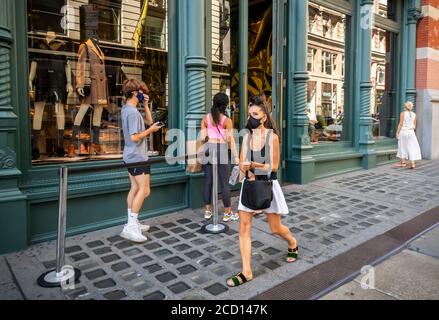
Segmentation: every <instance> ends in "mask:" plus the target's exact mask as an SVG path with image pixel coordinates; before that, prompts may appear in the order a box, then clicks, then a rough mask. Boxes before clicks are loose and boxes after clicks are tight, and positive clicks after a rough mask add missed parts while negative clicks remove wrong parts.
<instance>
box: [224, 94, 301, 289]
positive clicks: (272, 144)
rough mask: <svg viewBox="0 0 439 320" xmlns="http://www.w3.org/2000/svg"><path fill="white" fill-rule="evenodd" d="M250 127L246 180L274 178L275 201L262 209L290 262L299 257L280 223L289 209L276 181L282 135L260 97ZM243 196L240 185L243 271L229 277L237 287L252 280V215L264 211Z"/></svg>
mask: <svg viewBox="0 0 439 320" xmlns="http://www.w3.org/2000/svg"><path fill="white" fill-rule="evenodd" d="M247 129H248V130H250V134H247V135H246V136H244V139H243V144H242V149H241V156H240V161H239V163H240V165H239V167H240V169H241V171H242V172H243V173H246V176H247V177H246V179H249V180H271V181H272V183H273V187H272V191H273V200H272V201H271V205H270V207H269V208H268V209H265V210H263V211H264V212H265V213H266V216H267V220H268V224H269V226H270V229H271V231H272V233H273V234H276V235H279V236H280V237H282V238H283V239H284V240H286V241H287V242H288V253H287V255H286V261H287V262H288V263H291V262H295V261H296V260H297V257H298V246H297V241H296V239H295V238H293V235H292V234H291V231H290V230H289V229H288V227H286V226H284V225H283V224H282V222H281V216H283V215H287V214H288V213H289V210H288V206H287V203H286V201H285V197H284V194H283V192H282V189H281V187H280V184H279V182H278V181H277V171H278V170H279V157H280V152H279V149H280V148H279V145H280V137H279V134H278V133H277V130H276V127H275V126H274V123H273V120H272V118H271V116H270V113H269V111H268V108H267V106H266V105H265V103H264V101H263V100H262V99H261V98H260V97H259V96H258V97H254V98H252V102H251V104H250V108H249V119H248V124H247ZM243 185H244V184H243ZM242 195H243V189H242V188H241V195H240V199H239V206H238V210H239V219H240V226H239V242H240V250H241V258H242V272H240V273H238V274H237V275H236V276H233V277H231V278H229V279H228V280H227V285H228V286H229V287H237V286H240V285H242V284H244V283H246V282H248V281H251V280H252V279H253V273H252V269H251V256H252V254H251V250H252V240H251V228H252V220H253V215H254V214H255V213H260V212H262V210H252V209H249V208H247V207H245V206H244V205H243V204H242Z"/></svg>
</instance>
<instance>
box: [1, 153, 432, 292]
mask: <svg viewBox="0 0 439 320" xmlns="http://www.w3.org/2000/svg"><path fill="white" fill-rule="evenodd" d="M284 193H285V197H286V199H287V202H288V206H289V208H290V215H289V216H287V217H284V218H283V223H285V225H287V226H288V227H289V228H290V229H291V230H292V231H293V233H294V234H295V236H296V238H297V239H298V241H299V246H300V248H301V251H300V259H299V261H297V262H296V263H294V264H287V263H286V262H285V257H286V249H287V246H286V243H285V242H284V241H282V240H281V239H279V238H278V237H275V236H273V235H271V233H270V231H269V228H268V225H267V223H266V219H265V217H264V216H262V215H259V216H257V218H256V219H255V221H254V225H253V269H254V275H255V279H254V280H253V281H252V282H250V283H249V284H247V285H245V286H241V287H238V288H233V289H229V288H227V286H226V284H225V281H226V278H227V277H229V276H231V275H233V274H235V273H237V272H239V271H240V270H241V260H240V254H239V246H238V233H237V230H238V227H239V224H238V223H236V222H235V223H231V224H229V226H230V230H229V232H227V233H226V234H221V235H206V234H203V233H202V232H201V231H200V228H201V226H202V225H203V224H204V223H205V221H204V220H203V211H202V210H201V209H200V210H195V211H193V210H183V211H180V212H176V213H173V214H170V215H166V216H161V217H158V218H153V219H149V220H147V221H146V223H148V224H150V225H152V226H153V228H152V229H151V231H150V232H149V233H148V234H147V236H148V239H149V241H148V242H147V243H146V244H143V245H134V244H132V243H130V242H127V241H125V240H123V239H122V238H120V237H119V236H118V234H119V233H120V231H121V227H115V228H110V229H106V230H101V231H96V232H92V233H88V234H84V235H80V236H75V237H71V238H68V239H67V250H66V252H67V255H66V263H67V264H69V265H72V266H74V267H78V268H79V269H81V270H82V271H83V275H82V277H81V279H80V283H78V284H77V285H76V288H75V289H74V290H68V291H62V290H61V289H59V288H55V289H42V288H40V287H38V286H37V284H36V280H37V278H38V277H39V276H40V275H41V274H42V273H44V272H45V271H47V270H49V269H51V268H53V267H54V259H55V242H54V241H51V242H46V243H42V244H37V245H34V246H32V247H30V248H28V249H27V250H24V251H21V252H17V253H14V254H9V255H6V256H3V257H0V259H1V261H0V268H1V269H0V271H2V273H1V276H0V280H1V285H2V290H1V292H0V298H1V299H52V300H54V299H80V300H81V299H110V300H115V299H219V300H226V299H249V298H251V297H254V296H256V295H258V294H260V293H262V292H264V291H266V290H268V289H270V288H273V287H275V286H277V285H279V284H281V283H283V282H284V281H286V280H289V279H291V278H292V277H294V276H296V275H298V274H300V273H302V272H304V271H306V270H309V269H310V268H312V267H313V266H315V265H318V264H320V263H322V262H325V261H328V260H329V259H331V258H333V257H335V256H338V255H339V254H341V253H343V252H346V251H348V250H350V249H352V248H355V247H356V246H358V245H359V244H361V243H363V242H365V241H367V240H370V239H372V238H374V237H376V236H377V235H380V234H383V233H384V232H386V231H388V230H390V229H392V228H394V227H395V226H398V225H400V224H401V223H404V222H406V221H409V220H411V219H413V218H414V217H416V216H418V215H420V214H422V213H423V212H425V211H427V210H429V209H431V208H434V207H437V206H439V197H438V194H439V162H437V161H424V162H422V163H420V164H419V167H418V169H417V170H416V171H411V170H409V169H395V168H393V167H391V166H390V165H386V166H382V167H379V168H376V169H373V170H370V171H364V170H363V171H356V172H352V173H347V174H344V175H339V176H337V177H332V178H327V179H323V180H319V181H315V182H313V183H310V184H308V185H304V186H296V185H293V186H287V187H285V188H284ZM200 196H201V195H200ZM237 201H238V199H237V198H234V199H233V202H232V204H233V206H234V208H236V206H237ZM4 288H5V290H3V289H4Z"/></svg>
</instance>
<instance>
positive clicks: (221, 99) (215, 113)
mask: <svg viewBox="0 0 439 320" xmlns="http://www.w3.org/2000/svg"><path fill="white" fill-rule="evenodd" d="M228 105H229V97H228V96H227V95H226V94H225V93H224V92H219V93H217V94H216V95H215V96H214V97H213V107H212V109H211V110H210V112H211V113H212V118H213V122H214V123H215V125H216V126H218V124H219V123H220V116H221V114H225V113H226V109H227V106H228Z"/></svg>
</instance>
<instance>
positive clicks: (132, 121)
mask: <svg viewBox="0 0 439 320" xmlns="http://www.w3.org/2000/svg"><path fill="white" fill-rule="evenodd" d="M123 93H124V95H125V97H126V99H127V100H126V103H125V105H124V106H123V107H122V128H123V135H124V139H125V147H124V150H123V160H124V162H125V163H126V164H131V163H142V162H143V163H145V162H147V161H148V144H147V140H146V138H147V137H148V136H150V135H151V134H153V133H155V132H157V131H159V130H160V128H161V127H162V125H160V124H159V123H155V124H152V116H151V113H150V112H149V108H148V95H147V93H148V88H147V86H146V84H145V83H144V82H142V81H139V80H136V79H129V80H126V81H125V83H124V85H123ZM139 104H143V105H144V107H145V110H147V112H146V118H147V119H146V120H147V122H149V123H148V124H152V125H151V126H150V127H149V128H148V129H147V130H145V121H144V119H143V118H142V115H141V114H140V112H139V110H138V109H137V106H138V105H139ZM128 172H129V177H130V181H131V189H130V192H129V193H128V197H127V206H128V223H127V224H126V225H125V227H124V229H123V231H122V233H121V234H120V236H121V237H122V238H124V239H127V240H130V241H133V242H136V243H142V242H145V241H147V240H148V239H147V238H146V237H145V236H144V235H143V234H142V232H146V231H148V230H149V226H147V225H142V224H140V222H139V220H138V217H139V213H140V209H141V208H142V205H143V202H144V201H145V199H146V198H148V197H149V195H150V178H151V167H150V166H149V165H148V164H146V163H145V164H142V165H139V166H138V167H135V168H129V169H128Z"/></svg>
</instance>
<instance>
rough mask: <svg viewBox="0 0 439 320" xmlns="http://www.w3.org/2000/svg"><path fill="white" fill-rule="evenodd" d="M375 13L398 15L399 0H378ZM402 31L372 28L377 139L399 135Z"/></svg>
mask: <svg viewBox="0 0 439 320" xmlns="http://www.w3.org/2000/svg"><path fill="white" fill-rule="evenodd" d="M374 8H375V14H377V15H379V16H382V17H384V18H386V19H394V18H395V9H396V8H395V2H394V1H390V0H389V1H383V0H375V6H374ZM397 39H398V35H397V34H396V33H393V32H391V31H388V30H385V29H383V28H379V27H376V26H375V27H374V28H373V29H372V46H371V47H372V61H371V82H372V91H371V107H370V113H371V115H372V119H373V126H372V133H373V136H374V138H375V139H386V138H395V136H396V131H395V129H396V121H397V119H396V118H397V114H396V84H397V83H396V79H397V76H398V70H397V68H396V66H397V63H396V59H397V53H396V45H397Z"/></svg>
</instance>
